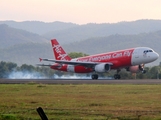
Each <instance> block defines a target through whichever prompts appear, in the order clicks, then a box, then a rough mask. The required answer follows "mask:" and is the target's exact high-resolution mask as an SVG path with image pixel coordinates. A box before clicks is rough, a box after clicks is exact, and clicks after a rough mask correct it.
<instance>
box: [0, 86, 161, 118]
mask: <svg viewBox="0 0 161 120" xmlns="http://www.w3.org/2000/svg"><path fill="white" fill-rule="evenodd" d="M160 91H161V85H47V84H46V85H44V84H34V83H31V84H0V95H1V97H0V119H2V120H22V119H25V120H28V119H30V120H37V119H40V117H39V115H38V113H37V112H36V108H37V107H42V108H43V109H44V112H45V113H46V115H47V116H48V118H49V119H50V120H53V119H58V120H59V119H60V120H63V119H64V120H66V119H73V120H77V119H78V120H79V119H81V120H82V119H84V120H86V119H91V120H92V119H101V120H107V119H109V120H138V119H140V120H160V119H161V92H160Z"/></svg>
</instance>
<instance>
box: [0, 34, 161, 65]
mask: <svg viewBox="0 0 161 120" xmlns="http://www.w3.org/2000/svg"><path fill="white" fill-rule="evenodd" d="M160 45H161V31H157V32H150V33H141V34H137V35H111V36H108V37H96V38H91V39H87V40H84V41H80V42H74V43H71V44H68V45H67V44H66V45H62V46H63V47H64V49H65V50H66V51H67V53H70V52H83V53H86V54H97V53H102V52H110V51H115V50H120V49H126V48H132V47H139V46H145V47H146V46H147V47H151V48H153V49H154V50H155V51H156V52H158V53H159V54H160V55H161V47H160ZM0 56H1V57H0V58H1V60H4V61H12V62H16V63H18V64H32V65H35V64H36V63H38V62H39V59H38V58H39V57H43V58H51V59H52V58H53V52H52V48H51V44H50V43H46V44H44V43H27V44H22V45H15V46H13V47H10V48H7V49H2V50H0ZM159 62H160V58H159V59H158V60H157V61H156V62H154V63H152V64H150V65H158V64H159Z"/></svg>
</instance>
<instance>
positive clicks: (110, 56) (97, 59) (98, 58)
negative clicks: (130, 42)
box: [78, 50, 131, 62]
mask: <svg viewBox="0 0 161 120" xmlns="http://www.w3.org/2000/svg"><path fill="white" fill-rule="evenodd" d="M130 56H131V51H129V50H127V51H123V52H115V53H111V54H104V55H99V56H91V57H87V58H83V59H78V61H82V62H89V61H91V62H101V61H105V60H110V59H115V58H121V57H130Z"/></svg>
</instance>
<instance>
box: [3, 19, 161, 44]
mask: <svg viewBox="0 0 161 120" xmlns="http://www.w3.org/2000/svg"><path fill="white" fill-rule="evenodd" d="M0 24H7V25H8V26H9V27H13V28H16V29H21V30H25V31H28V32H32V33H36V34H39V35H41V36H43V37H44V38H46V39H48V40H50V39H52V38H57V39H58V40H59V42H60V43H61V44H69V43H73V42H77V41H82V40H86V39H90V38H94V37H107V36H109V35H115V34H120V35H128V34H129V35H131V34H139V33H145V32H146V33H148V32H153V31H158V30H161V20H146V19H144V20H137V21H132V22H125V21H124V22H119V23H102V24H95V23H89V24H84V25H77V24H73V23H64V22H58V21H57V22H50V23H45V22H40V21H24V22H15V21H0Z"/></svg>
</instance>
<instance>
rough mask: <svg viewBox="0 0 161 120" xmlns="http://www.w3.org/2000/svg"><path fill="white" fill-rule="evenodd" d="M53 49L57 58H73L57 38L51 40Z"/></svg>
mask: <svg viewBox="0 0 161 120" xmlns="http://www.w3.org/2000/svg"><path fill="white" fill-rule="evenodd" d="M51 45H52V49H53V52H54V56H55V59H56V60H68V61H69V60H71V58H70V57H69V56H68V54H67V53H66V52H65V51H64V49H63V48H62V47H61V46H60V45H59V43H58V41H57V40H56V39H52V40H51Z"/></svg>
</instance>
